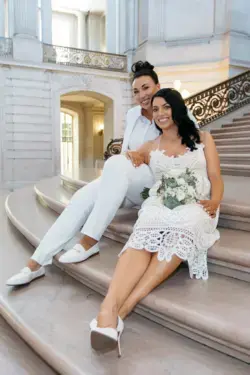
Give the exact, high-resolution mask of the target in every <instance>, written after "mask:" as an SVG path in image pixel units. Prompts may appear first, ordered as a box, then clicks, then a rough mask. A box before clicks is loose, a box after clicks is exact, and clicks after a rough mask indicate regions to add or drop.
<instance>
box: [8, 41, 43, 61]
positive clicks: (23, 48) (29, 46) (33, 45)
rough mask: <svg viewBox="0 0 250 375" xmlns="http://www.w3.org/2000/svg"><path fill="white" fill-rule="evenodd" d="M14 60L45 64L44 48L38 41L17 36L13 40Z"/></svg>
mask: <svg viewBox="0 0 250 375" xmlns="http://www.w3.org/2000/svg"><path fill="white" fill-rule="evenodd" d="M13 58H14V60H19V61H20V60H22V61H32V62H36V63H42V62H43V46H42V43H41V42H40V41H38V40H37V39H32V38H26V37H22V36H15V37H14V38H13Z"/></svg>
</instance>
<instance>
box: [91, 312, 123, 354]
mask: <svg viewBox="0 0 250 375" xmlns="http://www.w3.org/2000/svg"><path fill="white" fill-rule="evenodd" d="M90 329H91V333H90V340H91V346H92V348H93V349H95V350H105V349H110V350H113V349H115V348H116V347H117V349H118V357H121V335H122V332H123V330H124V323H123V320H122V319H121V318H120V317H119V316H118V322H117V327H116V328H110V327H107V328H101V327H97V320H96V319H93V320H92V322H91V323H90Z"/></svg>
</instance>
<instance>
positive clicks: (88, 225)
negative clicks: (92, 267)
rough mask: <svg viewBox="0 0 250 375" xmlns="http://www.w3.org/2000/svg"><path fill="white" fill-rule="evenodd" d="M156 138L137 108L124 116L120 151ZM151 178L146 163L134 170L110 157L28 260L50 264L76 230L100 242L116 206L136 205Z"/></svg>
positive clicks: (120, 159) (122, 159)
mask: <svg viewBox="0 0 250 375" xmlns="http://www.w3.org/2000/svg"><path fill="white" fill-rule="evenodd" d="M158 136H159V130H158V129H157V128H156V127H155V124H154V122H152V123H151V122H150V121H149V120H148V119H147V118H146V117H144V116H142V115H141V107H140V106H137V107H134V108H132V109H131V110H129V111H128V113H127V118H126V129H125V134H124V142H123V146H122V152H125V151H127V150H128V149H131V150H136V149H137V148H138V147H140V146H141V145H142V144H143V143H145V142H147V141H150V140H153V139H155V138H157V137H158ZM153 183H154V179H153V176H152V173H151V170H150V169H149V167H148V166H147V165H146V164H143V165H141V166H140V167H138V168H135V167H134V166H133V165H132V163H131V161H130V160H128V159H127V158H126V157H125V156H124V155H116V156H112V157H111V158H110V159H109V160H108V161H107V162H106V163H105V165H104V169H103V173H102V176H101V177H100V178H98V179H96V180H94V181H92V182H90V183H89V184H88V185H86V186H84V187H83V188H81V189H80V190H78V191H77V192H76V193H75V194H74V195H73V197H72V199H71V200H70V202H69V204H68V206H67V207H66V208H65V209H64V211H63V212H62V214H61V215H60V216H59V218H58V219H57V220H56V222H55V223H54V224H53V226H52V227H51V228H50V229H49V230H48V232H47V233H46V234H45V236H44V238H43V239H42V241H41V243H40V245H39V246H38V247H37V249H36V251H35V252H34V254H33V256H32V259H33V260H35V261H36V262H38V263H39V264H41V265H47V264H51V263H52V258H53V256H55V255H56V254H57V253H58V252H59V251H61V250H62V249H66V248H67V247H69V243H71V244H72V246H73V245H74V243H73V242H74V241H75V242H76V241H77V239H76V238H75V236H76V235H77V233H78V232H79V231H81V233H82V234H86V235H88V236H90V237H92V238H94V239H96V240H100V238H101V237H102V235H103V233H104V231H105V230H106V228H107V227H108V225H109V224H110V222H111V221H112V219H113V218H114V216H115V214H116V212H117V210H118V208H119V207H133V206H135V205H140V204H141V203H142V199H141V196H140V193H141V192H142V190H143V188H144V187H151V186H152V185H153Z"/></svg>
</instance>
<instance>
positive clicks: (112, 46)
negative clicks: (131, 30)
mask: <svg viewBox="0 0 250 375" xmlns="http://www.w3.org/2000/svg"><path fill="white" fill-rule="evenodd" d="M114 3H115V4H114ZM118 5H119V4H118V0H116V1H114V0H106V45H107V52H109V53H118V52H117V40H119V35H118V30H117V26H118V20H119V18H118V16H119V15H118V12H119V7H118Z"/></svg>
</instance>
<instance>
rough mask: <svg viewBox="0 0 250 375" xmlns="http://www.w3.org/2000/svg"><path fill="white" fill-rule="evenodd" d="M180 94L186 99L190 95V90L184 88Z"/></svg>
mask: <svg viewBox="0 0 250 375" xmlns="http://www.w3.org/2000/svg"><path fill="white" fill-rule="evenodd" d="M181 96H182V97H183V99H187V98H188V97H189V96H190V92H189V91H188V90H186V89H184V90H182V92H181Z"/></svg>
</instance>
